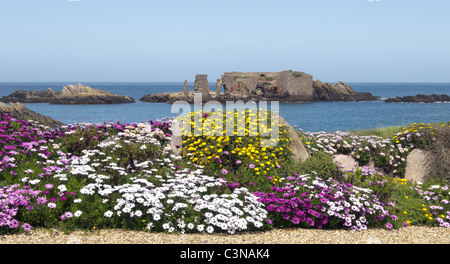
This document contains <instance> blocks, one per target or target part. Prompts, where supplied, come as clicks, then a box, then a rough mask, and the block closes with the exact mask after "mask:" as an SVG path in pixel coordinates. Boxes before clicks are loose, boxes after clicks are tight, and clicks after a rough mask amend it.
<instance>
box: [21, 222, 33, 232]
mask: <svg viewBox="0 0 450 264" xmlns="http://www.w3.org/2000/svg"><path fill="white" fill-rule="evenodd" d="M22 228H23V230H25V231H27V232H30V231H31V228H32V226H31V225H30V224H28V223H24V224H23V225H22Z"/></svg>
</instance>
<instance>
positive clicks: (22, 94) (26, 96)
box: [0, 84, 135, 104]
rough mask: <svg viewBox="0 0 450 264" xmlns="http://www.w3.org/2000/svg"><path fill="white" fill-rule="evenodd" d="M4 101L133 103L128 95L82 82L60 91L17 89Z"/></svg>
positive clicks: (0, 100) (1, 100) (5, 97)
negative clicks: (96, 87) (103, 89)
mask: <svg viewBox="0 0 450 264" xmlns="http://www.w3.org/2000/svg"><path fill="white" fill-rule="evenodd" d="M0 102H4V103H18V102H19V103H49V104H123V103H134V102H135V100H134V99H133V98H131V97H130V96H125V95H117V94H113V93H110V92H108V91H102V90H98V89H93V88H91V87H89V86H85V85H82V84H77V85H67V86H64V87H63V89H62V91H61V92H56V91H54V90H52V89H51V88H48V89H47V90H46V91H24V90H18V91H15V92H13V93H12V94H10V95H8V96H3V97H1V98H0Z"/></svg>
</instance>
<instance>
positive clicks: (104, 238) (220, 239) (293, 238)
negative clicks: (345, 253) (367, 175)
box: [0, 227, 450, 244]
mask: <svg viewBox="0 0 450 264" xmlns="http://www.w3.org/2000/svg"><path fill="white" fill-rule="evenodd" d="M0 244H450V228H439V227H435V228H431V227H409V228H402V229H399V230H385V229H369V230H366V231H348V230H312V229H277V230H271V231H268V232H258V233H240V234H235V235H228V234H219V235H217V234H215V235H210V234H182V235H181V234H180V235H175V234H164V233H148V232H143V231H142V232H141V231H139V232H136V231H123V230H101V231H96V232H85V231H76V232H72V233H70V234H64V233H62V232H60V231H59V232H58V231H56V230H46V229H34V230H32V231H31V233H29V234H14V235H1V236H0Z"/></svg>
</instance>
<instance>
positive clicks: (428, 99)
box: [385, 94, 450, 103]
mask: <svg viewBox="0 0 450 264" xmlns="http://www.w3.org/2000/svg"><path fill="white" fill-rule="evenodd" d="M385 102H386V103H436V102H450V96H448V95H446V94H441V95H438V94H432V95H424V94H418V95H415V96H404V97H392V98H388V99H386V100H385Z"/></svg>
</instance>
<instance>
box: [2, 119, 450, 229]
mask: <svg viewBox="0 0 450 264" xmlns="http://www.w3.org/2000/svg"><path fill="white" fill-rule="evenodd" d="M207 116H208V115H205V116H204V117H202V121H203V122H204V123H206V122H207V120H209V119H207V118H206V117H207ZM236 118H237V117H236ZM256 120H257V121H258V119H256ZM172 121H173V120H172V119H171V118H166V119H162V120H150V121H147V122H145V123H137V124H119V123H104V124H75V125H68V126H64V127H61V128H59V129H54V130H51V129H49V128H47V127H44V126H41V125H39V124H38V123H36V122H33V121H24V120H18V119H15V118H14V117H13V116H11V115H8V114H2V115H1V116H0V145H1V150H0V233H8V232H28V231H30V230H31V229H32V228H34V227H44V228H61V229H64V230H67V231H70V230H76V229H86V230H95V229H100V228H123V229H133V230H145V231H149V232H168V233H189V232H207V233H213V232H224V233H229V234H234V233H236V232H240V231H250V230H254V231H257V230H266V229H270V228H284V227H302V228H348V229H351V230H364V229H367V228H375V227H377V228H378V227H379V228H388V229H391V228H399V227H401V226H409V225H430V226H431V225H433V226H442V227H448V226H449V220H450V206H449V205H448V203H449V201H450V194H449V191H448V185H447V183H446V182H442V181H438V180H434V181H430V182H425V183H422V184H413V183H409V182H406V181H404V180H402V179H401V178H399V177H395V176H396V175H397V176H398V175H399V173H395V172H394V170H395V169H397V172H398V171H400V170H399V169H398V168H399V166H400V167H401V158H404V157H405V156H404V155H403V154H405V155H406V153H402V152H401V150H403V151H404V152H408V151H409V150H410V149H411V148H412V147H416V146H418V145H420V144H422V145H426V144H433V140H432V138H431V141H430V140H428V139H426V141H427V142H425V140H422V139H421V138H420V139H419V138H418V136H417V133H419V132H415V131H414V130H415V129H412V130H411V131H408V132H406V131H402V132H401V133H402V134H399V135H398V136H397V138H394V139H393V140H394V143H393V141H392V140H388V139H381V138H373V137H359V138H358V137H354V136H353V135H350V134H345V133H335V134H333V135H328V134H323V133H305V134H302V139H303V140H304V142H305V144H306V145H308V146H310V149H311V151H312V157H311V160H314V159H316V160H319V161H320V162H318V163H320V164H318V165H317V162H311V161H307V162H305V163H304V164H309V165H308V166H306V165H304V164H297V163H295V162H293V161H292V159H291V157H292V153H291V151H290V149H289V142H290V138H289V137H288V136H287V132H286V129H285V128H284V127H282V126H280V127H279V128H280V130H279V131H280V140H279V144H278V145H277V146H276V147H273V148H261V147H259V145H258V142H259V140H260V139H261V137H262V135H261V134H258V135H257V136H256V137H252V136H249V135H248V134H247V133H248V131H244V132H245V133H244V135H238V134H236V135H232V136H227V135H223V134H222V135H215V134H214V135H213V134H207V133H208V130H207V129H206V130H204V131H205V134H204V135H202V136H185V137H183V146H182V151H181V153H182V154H181V155H180V156H176V155H174V154H173V152H172V150H171V147H170V143H171V141H172V131H171V123H172ZM243 122H244V123H246V124H247V125H248V124H249V123H250V122H253V121H252V119H251V118H249V116H247V117H245V119H244V120H243ZM206 125H207V126H206V127H210V128H214V126H215V124H211V123H208V124H206ZM417 129H418V131H419V130H420V128H419V127H418V128H417ZM426 129H429V128H426ZM397 141H398V142H397ZM308 143H309V144H308ZM410 144H411V145H410ZM366 147H367V148H369V150H367V148H366ZM405 149H407V150H405ZM366 151H367V153H369V154H367V155H369V156H371V157H373V156H374V155H375V156H383V155H382V154H381V153H385V154H384V155H385V156H387V160H386V163H382V162H383V161H378V163H377V164H379V165H382V164H384V165H385V167H386V168H387V169H386V173H385V174H382V173H378V172H373V171H370V170H368V169H367V168H365V167H363V168H362V169H360V170H357V171H353V172H343V173H341V174H336V173H333V174H329V173H328V171H329V170H328V169H327V170H324V169H323V166H322V165H323V162H322V159H326V157H322V156H320V155H319V153H322V154H321V155H325V156H326V155H331V154H334V153H350V154H352V155H355V156H358V155H359V156H360V157H361V156H363V155H365V153H366ZM373 153H375V154H373ZM391 156H392V157H393V159H391ZM396 156H399V157H400V158H399V159H397V157H396ZM317 157H320V159H318V158H317ZM363 161H364V160H363V159H360V162H361V163H363ZM389 161H392V164H390V163H389ZM308 162H309V163H308ZM319 165H320V166H319ZM395 165H397V166H395ZM388 172H394V173H393V175H390V174H388Z"/></svg>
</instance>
